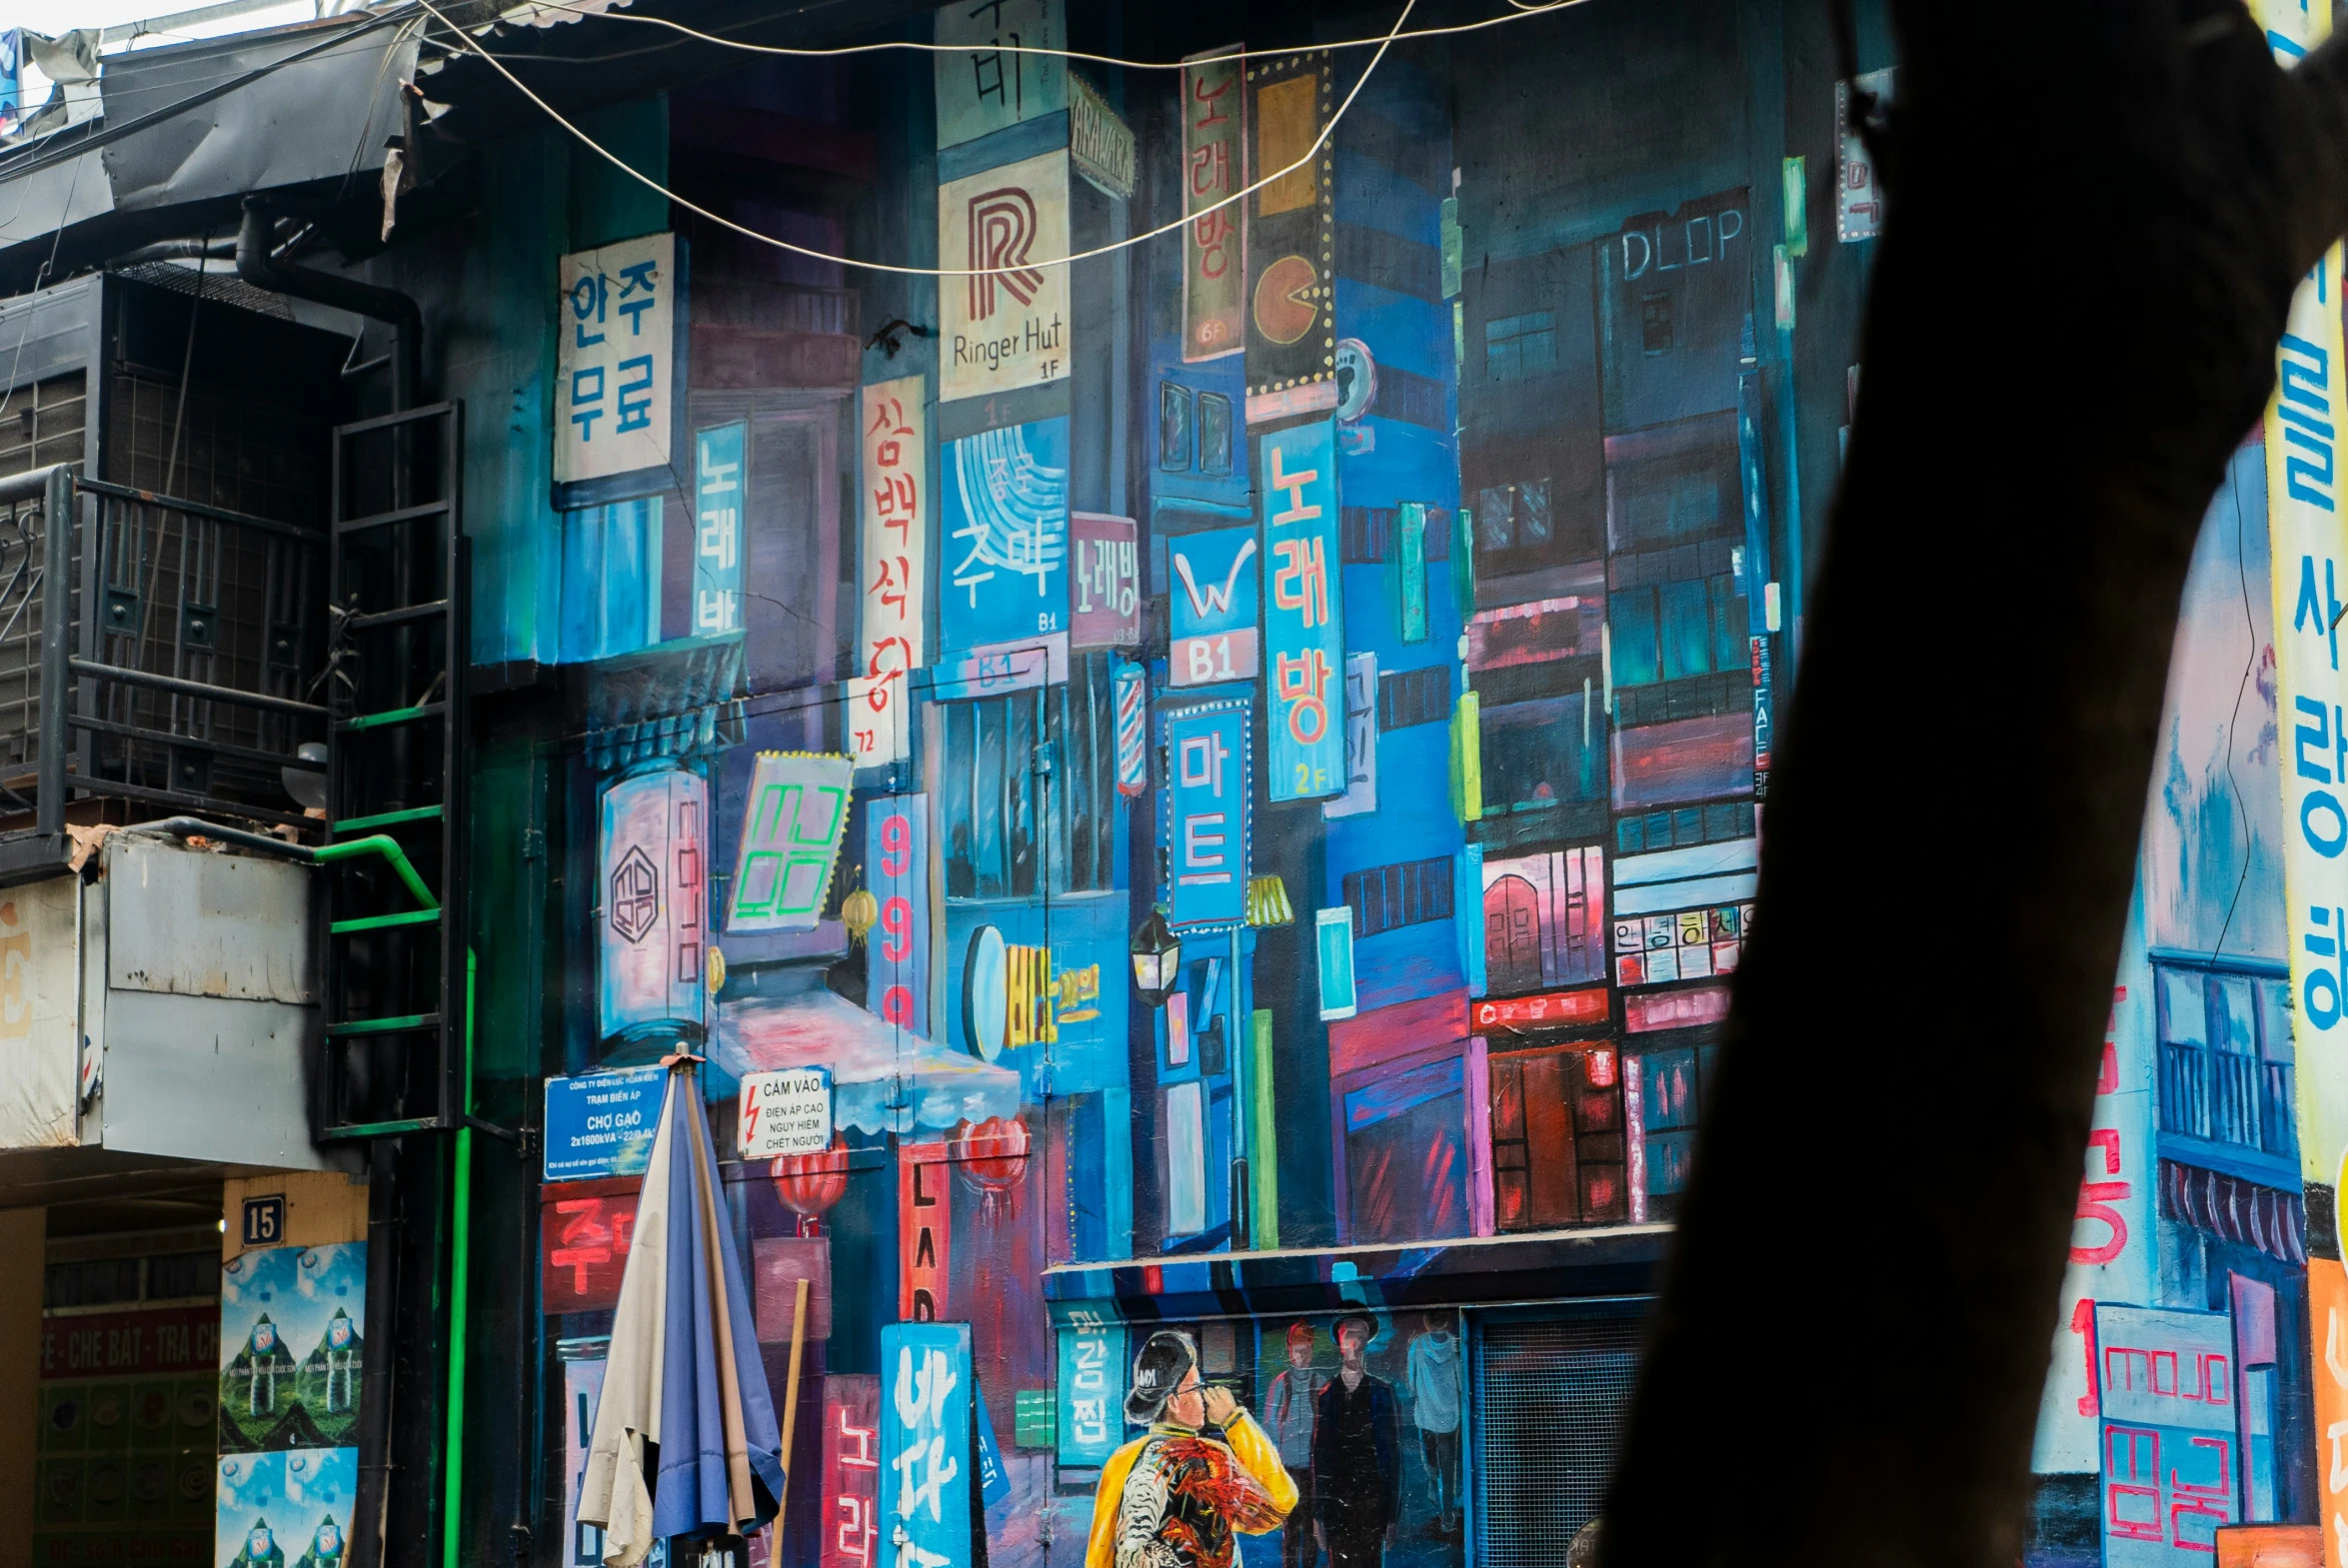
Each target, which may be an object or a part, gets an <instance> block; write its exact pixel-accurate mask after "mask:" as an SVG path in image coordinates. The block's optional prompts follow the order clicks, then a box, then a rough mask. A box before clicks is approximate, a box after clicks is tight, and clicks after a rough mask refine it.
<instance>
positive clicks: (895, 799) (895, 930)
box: [865, 794, 930, 1035]
mask: <svg viewBox="0 0 2348 1568" xmlns="http://www.w3.org/2000/svg"><path fill="white" fill-rule="evenodd" d="M865 878H866V885H867V886H869V887H871V888H872V890H873V896H874V897H876V898H878V899H879V900H880V901H881V925H880V929H878V930H876V931H873V932H871V933H870V934H869V936H868V938H867V941H866V946H865V956H866V960H867V968H866V974H867V978H866V981H865V997H866V1005H867V1006H869V1007H871V1008H872V1009H873V1011H875V1012H877V1013H879V1014H880V1015H881V1016H882V1017H884V1018H887V1019H888V1020H889V1021H890V1022H891V1023H894V1024H897V1025H899V1026H900V1027H902V1028H904V1029H907V1030H909V1031H911V1032H912V1033H914V1034H916V1035H926V1034H928V1033H929V1032H930V797H929V796H928V795H926V794H892V795H882V796H879V797H876V798H874V799H872V800H870V801H868V802H867V803H866V806H865Z"/></svg>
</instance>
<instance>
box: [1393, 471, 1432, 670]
mask: <svg viewBox="0 0 2348 1568" xmlns="http://www.w3.org/2000/svg"><path fill="white" fill-rule="evenodd" d="M1394 577H1395V580H1396V581H1395V588H1396V590H1397V591H1398V592H1399V594H1400V595H1401V601H1402V603H1401V622H1402V641H1403V642H1405V643H1423V642H1425V641H1426V503H1424V502H1422V501H1405V502H1403V503H1402V504H1401V506H1399V507H1397V508H1395V509H1394Z"/></svg>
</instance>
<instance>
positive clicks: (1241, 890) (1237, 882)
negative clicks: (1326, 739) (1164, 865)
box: [1166, 702, 1249, 933]
mask: <svg viewBox="0 0 2348 1568" xmlns="http://www.w3.org/2000/svg"><path fill="white" fill-rule="evenodd" d="M1248 706H1249V705H1248V704H1246V703H1243V702H1237V703H1202V704H1200V705H1199V706H1198V707H1196V708H1187V709H1184V710H1182V711H1181V712H1180V713H1177V714H1170V715H1169V716H1168V717H1167V721H1166V750H1167V781H1166V785H1167V786H1166V843H1167V852H1168V855H1169V875H1168V877H1167V923H1168V924H1170V925H1172V926H1173V927H1174V929H1175V930H1177V931H1182V932H1185V933H1187V932H1190V931H1211V930H1228V929H1230V928H1231V927H1233V926H1236V925H1238V924H1240V923H1242V922H1243V921H1244V920H1245V918H1246V891H1247V851H1248V844H1247V828H1248V822H1247V811H1248V798H1249V797H1248V787H1247V783H1248V782H1247V757H1248V751H1247V749H1248V744H1249V739H1248V735H1247V710H1248Z"/></svg>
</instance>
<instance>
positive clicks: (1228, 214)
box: [1182, 52, 1247, 362]
mask: <svg viewBox="0 0 2348 1568" xmlns="http://www.w3.org/2000/svg"><path fill="white" fill-rule="evenodd" d="M1239 71H1240V61H1239V57H1238V56H1237V55H1236V54H1235V53H1230V52H1223V53H1220V54H1218V55H1209V56H1204V57H1201V56H1197V55H1192V56H1191V57H1190V63H1188V64H1185V65H1184V66H1183V67H1182V212H1183V214H1184V215H1185V216H1187V217H1189V219H1190V222H1189V224H1188V226H1187V227H1186V228H1185V229H1184V230H1183V232H1182V358H1183V359H1184V360H1188V361H1193V362H1195V361H1198V360H1216V359H1221V358H1222V357H1223V356H1224V355H1226V354H1237V353H1238V352H1240V351H1241V350H1242V349H1244V348H1245V347H1246V339H1245V336H1244V333H1243V331H1242V329H1243V327H1244V325H1245V321H1246V313H1245V305H1246V298H1247V253H1246V245H1245V237H1244V231H1243V229H1242V227H1241V225H1240V222H1239V208H1240V203H1239V202H1235V201H1234V202H1228V203H1227V204H1226V205H1223V206H1216V205H1215V204H1216V203H1218V202H1223V201H1224V200H1225V198H1227V197H1230V196H1233V195H1236V194H1237V193H1238V192H1239V191H1241V190H1243V189H1244V188H1245V187H1246V183H1247V180H1246V161H1247V160H1246V137H1245V134H1244V131H1245V109H1244V101H1245V94H1244V93H1243V92H1242V91H1241V89H1240V82H1239ZM1209 209H1211V210H1209Z"/></svg>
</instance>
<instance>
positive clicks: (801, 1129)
mask: <svg viewBox="0 0 2348 1568" xmlns="http://www.w3.org/2000/svg"><path fill="white" fill-rule="evenodd" d="M740 1142H741V1144H742V1157H743V1158H744V1159H773V1158H774V1157H775V1156H776V1155H778V1154H821V1153H822V1152H824V1150H826V1149H828V1148H830V1147H831V1146H832V1074H831V1071H830V1070H829V1069H827V1068H824V1067H791V1068H787V1069H785V1070H784V1071H781V1072H751V1073H745V1074H744V1075H743V1079H742V1118H741V1127H740Z"/></svg>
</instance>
